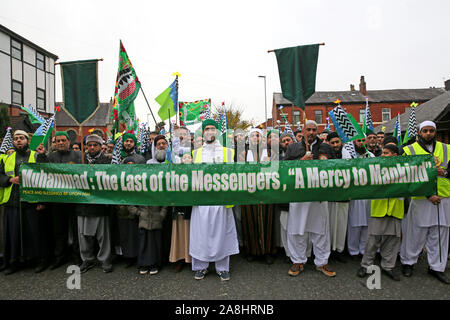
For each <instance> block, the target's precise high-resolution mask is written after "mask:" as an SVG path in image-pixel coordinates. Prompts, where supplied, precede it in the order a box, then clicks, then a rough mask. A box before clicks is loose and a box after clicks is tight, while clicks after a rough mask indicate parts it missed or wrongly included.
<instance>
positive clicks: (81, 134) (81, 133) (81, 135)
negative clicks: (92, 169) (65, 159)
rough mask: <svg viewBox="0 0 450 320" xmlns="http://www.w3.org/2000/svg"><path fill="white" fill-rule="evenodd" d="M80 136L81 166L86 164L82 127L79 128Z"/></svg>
mask: <svg viewBox="0 0 450 320" xmlns="http://www.w3.org/2000/svg"><path fill="white" fill-rule="evenodd" d="M78 135H79V136H80V138H81V164H84V143H83V142H84V141H83V130H82V126H79V127H78Z"/></svg>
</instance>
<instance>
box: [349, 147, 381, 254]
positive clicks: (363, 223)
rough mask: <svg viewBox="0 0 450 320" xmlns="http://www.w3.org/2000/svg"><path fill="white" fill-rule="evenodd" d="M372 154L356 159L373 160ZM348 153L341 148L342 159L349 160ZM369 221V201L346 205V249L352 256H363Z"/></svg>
mask: <svg viewBox="0 0 450 320" xmlns="http://www.w3.org/2000/svg"><path fill="white" fill-rule="evenodd" d="M373 157H375V156H374V154H373V153H371V152H370V151H369V152H366V153H365V154H363V155H359V154H358V158H373ZM351 158H352V156H351V155H350V153H349V152H348V151H347V150H346V149H345V148H343V149H342V159H351ZM369 219H370V200H365V199H364V200H350V203H349V205H348V226H347V247H348V252H349V253H350V255H352V256H356V255H358V254H362V255H363V254H364V249H365V248H366V242H367V229H368V220H369Z"/></svg>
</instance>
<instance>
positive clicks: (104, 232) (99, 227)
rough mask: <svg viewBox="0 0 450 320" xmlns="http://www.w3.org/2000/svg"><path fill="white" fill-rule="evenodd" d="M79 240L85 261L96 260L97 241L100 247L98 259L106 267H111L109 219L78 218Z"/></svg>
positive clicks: (81, 253) (82, 257)
mask: <svg viewBox="0 0 450 320" xmlns="http://www.w3.org/2000/svg"><path fill="white" fill-rule="evenodd" d="M87 234H89V235H87ZM78 240H79V243H80V255H81V259H82V260H83V261H93V260H94V259H95V255H94V250H95V240H97V241H98V245H99V250H98V253H97V259H98V260H99V261H100V262H102V264H103V266H104V267H109V266H111V260H112V256H111V233H110V230H109V221H108V217H93V218H90V217H78Z"/></svg>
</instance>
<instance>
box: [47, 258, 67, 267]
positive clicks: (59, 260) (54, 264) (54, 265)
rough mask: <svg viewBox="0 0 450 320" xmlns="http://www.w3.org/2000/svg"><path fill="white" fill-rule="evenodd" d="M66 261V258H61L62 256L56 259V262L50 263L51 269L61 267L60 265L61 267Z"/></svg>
mask: <svg viewBox="0 0 450 320" xmlns="http://www.w3.org/2000/svg"><path fill="white" fill-rule="evenodd" d="M64 263H65V261H64V259H61V258H59V259H56V260H55V262H53V263H52V264H51V265H50V270H54V269H56V268H59V267H61V266H62V265H63V264H64Z"/></svg>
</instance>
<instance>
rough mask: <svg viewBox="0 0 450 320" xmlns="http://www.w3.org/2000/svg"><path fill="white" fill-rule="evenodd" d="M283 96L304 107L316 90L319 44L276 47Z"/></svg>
mask: <svg viewBox="0 0 450 320" xmlns="http://www.w3.org/2000/svg"><path fill="white" fill-rule="evenodd" d="M275 55H276V57H277V63H278V73H279V76H280V84H281V91H282V93H283V97H285V98H286V99H288V100H290V101H292V102H293V103H294V105H296V106H297V107H300V108H302V109H305V102H306V100H308V98H309V97H311V96H312V95H313V93H314V92H315V91H316V71H317V59H318V57H319V45H318V44H313V45H306V46H298V47H290V48H284V49H276V50H275Z"/></svg>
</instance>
